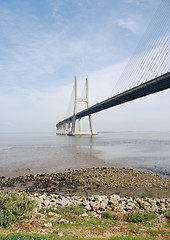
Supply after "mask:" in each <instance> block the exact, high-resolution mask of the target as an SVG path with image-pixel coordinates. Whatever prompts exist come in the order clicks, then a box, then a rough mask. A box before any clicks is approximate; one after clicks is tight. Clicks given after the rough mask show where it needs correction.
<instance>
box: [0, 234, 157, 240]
mask: <svg viewBox="0 0 170 240" xmlns="http://www.w3.org/2000/svg"><path fill="white" fill-rule="evenodd" d="M58 239H60V240H75V239H76V240H99V239H103V238H82V237H71V236H69V237H59V236H56V235H54V234H50V235H45V236H42V235H38V234H34V235H33V234H10V235H8V236H0V240H58ZM105 240H157V239H156V238H145V237H114V238H105Z"/></svg>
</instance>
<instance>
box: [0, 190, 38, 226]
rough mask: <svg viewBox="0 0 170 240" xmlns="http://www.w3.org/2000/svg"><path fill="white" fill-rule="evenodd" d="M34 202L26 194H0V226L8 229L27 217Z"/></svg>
mask: <svg viewBox="0 0 170 240" xmlns="http://www.w3.org/2000/svg"><path fill="white" fill-rule="evenodd" d="M33 208H34V202H33V201H32V200H30V199H29V198H28V197H27V196H26V194H23V193H22V194H19V193H17V192H10V193H0V226H1V227H3V228H7V227H10V226H11V225H12V224H13V223H15V222H16V221H18V220H19V219H22V218H24V217H26V216H28V212H30V211H32V210H33Z"/></svg>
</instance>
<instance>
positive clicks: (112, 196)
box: [110, 194, 120, 201]
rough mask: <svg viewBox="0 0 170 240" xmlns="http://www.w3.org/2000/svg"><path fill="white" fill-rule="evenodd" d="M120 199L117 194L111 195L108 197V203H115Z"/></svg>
mask: <svg viewBox="0 0 170 240" xmlns="http://www.w3.org/2000/svg"><path fill="white" fill-rule="evenodd" d="M119 199H120V196H119V195H117V194H114V195H111V196H110V201H117V200H119Z"/></svg>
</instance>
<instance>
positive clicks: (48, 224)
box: [44, 222, 52, 228]
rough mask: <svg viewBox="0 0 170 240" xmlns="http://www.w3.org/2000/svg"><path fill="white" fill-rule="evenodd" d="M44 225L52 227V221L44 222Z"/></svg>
mask: <svg viewBox="0 0 170 240" xmlns="http://www.w3.org/2000/svg"><path fill="white" fill-rule="evenodd" d="M44 227H47V228H49V227H52V223H51V222H48V223H44Z"/></svg>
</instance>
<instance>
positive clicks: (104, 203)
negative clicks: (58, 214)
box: [30, 193, 170, 214]
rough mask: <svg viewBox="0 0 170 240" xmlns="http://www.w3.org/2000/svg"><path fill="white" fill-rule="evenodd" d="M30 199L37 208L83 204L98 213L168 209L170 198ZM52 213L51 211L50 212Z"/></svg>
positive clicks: (42, 196)
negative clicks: (35, 203)
mask: <svg viewBox="0 0 170 240" xmlns="http://www.w3.org/2000/svg"><path fill="white" fill-rule="evenodd" d="M30 198H31V199H34V200H35V201H36V202H37V209H38V210H39V209H43V208H47V209H50V208H53V209H55V208H59V207H69V206H71V205H74V206H83V207H84V209H85V210H86V211H87V212H88V211H94V212H97V213H99V212H100V211H105V210H111V211H116V212H127V211H139V210H142V211H147V212H161V211H170V198H163V199H157V198H155V199H151V198H139V197H136V198H132V197H120V196H119V195H117V194H116V195H111V196H105V195H104V196H102V195H94V196H89V197H85V196H72V197H69V196H67V197H66V196H59V195H55V194H51V195H47V194H42V195H40V194H38V193H35V194H33V195H30ZM51 214H52V213H51Z"/></svg>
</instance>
